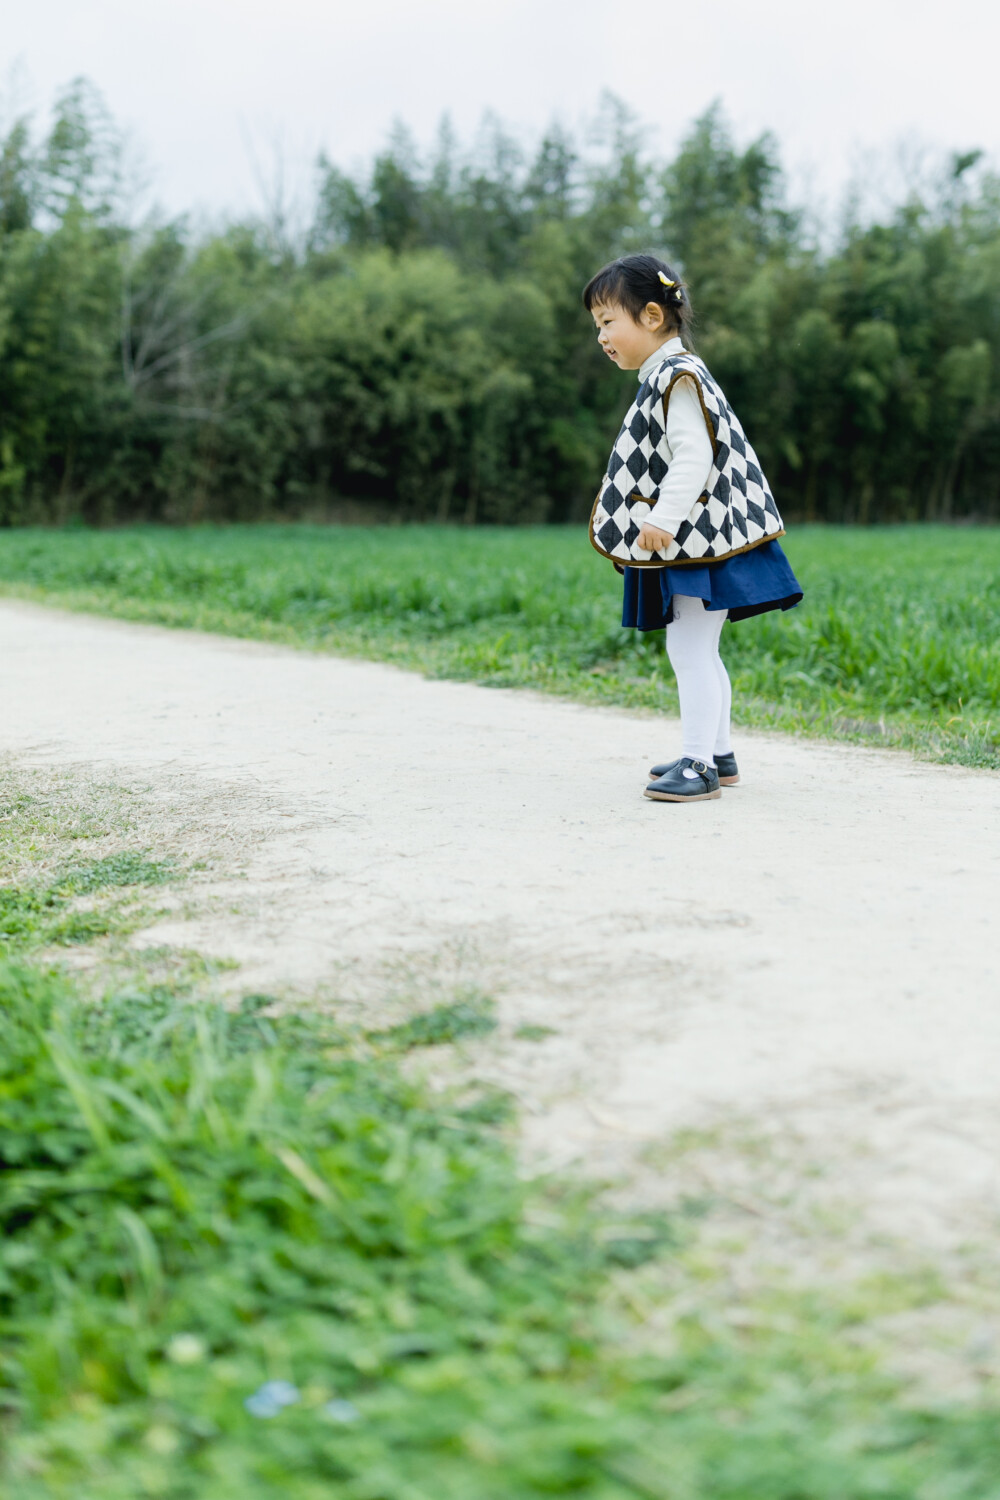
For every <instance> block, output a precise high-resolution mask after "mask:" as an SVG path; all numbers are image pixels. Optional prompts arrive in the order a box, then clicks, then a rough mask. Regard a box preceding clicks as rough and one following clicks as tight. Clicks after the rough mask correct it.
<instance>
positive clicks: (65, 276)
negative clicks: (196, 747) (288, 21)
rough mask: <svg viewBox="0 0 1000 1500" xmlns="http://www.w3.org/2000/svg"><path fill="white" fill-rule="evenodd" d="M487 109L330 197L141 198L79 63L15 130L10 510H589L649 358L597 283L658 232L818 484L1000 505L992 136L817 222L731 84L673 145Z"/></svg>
mask: <svg viewBox="0 0 1000 1500" xmlns="http://www.w3.org/2000/svg"><path fill="white" fill-rule="evenodd" d="M592 137H593V139H592V140H590V141H588V143H587V145H586V147H583V146H581V145H580V144H579V143H578V142H575V141H574V140H573V139H572V138H571V137H570V136H569V135H568V134H567V133H565V132H564V131H561V130H557V129H553V130H550V131H549V132H548V133H547V134H546V135H545V136H544V137H543V138H542V139H541V140H540V141H539V142H538V143H537V145H536V146H535V148H534V149H533V150H531V151H525V150H524V149H523V148H522V147H521V146H520V145H519V144H518V143H517V142H516V141H514V140H513V139H512V138H511V137H510V136H509V135H508V134H507V133H506V132H505V131H504V129H503V128H502V127H501V126H500V125H499V124H497V123H495V122H493V123H490V122H487V123H486V124H485V125H484V128H483V131H482V132H481V136H480V138H479V139H478V140H477V141H476V142H475V143H474V144H473V145H472V146H471V147H467V148H465V147H462V146H461V145H460V144H459V143H458V142H457V141H456V140H455V139H454V137H453V135H452V134H451V132H450V131H449V129H448V128H447V126H443V127H442V130H441V133H440V137H439V140H438V142H437V144H436V146H435V148H434V149H433V150H432V151H431V152H429V153H425V154H424V155H421V153H419V152H418V151H417V150H416V148H415V147H414V145H413V143H412V141H411V140H410V138H409V137H408V136H407V134H406V132H405V131H404V130H402V129H397V130H396V131H395V132H394V133H393V135H392V137H391V138H390V140H389V142H388V144H387V146H386V149H385V150H384V151H382V152H381V153H380V154H379V155H378V156H377V157H376V158H375V159H374V160H373V161H372V163H371V164H370V167H369V168H368V169H367V170H366V171H365V172H364V173H363V174H362V175H350V174H347V173H345V172H344V171H342V170H341V169H340V168H338V167H337V166H336V165H335V164H334V163H332V162H330V161H329V160H326V159H321V160H320V162H319V163H318V167H317V178H316V191H315V197H314V201H313V202H312V203H311V204H310V206H309V212H308V216H307V222H306V223H305V224H304V226H303V227H302V228H301V229H300V230H297V231H296V232H294V233H292V232H291V231H290V230H289V228H288V226H287V223H286V222H285V219H284V218H283V216H282V214H281V212H280V211H279V210H278V209H277V208H275V210H274V211H273V212H271V213H270V214H267V215H262V216H259V217H256V218H249V217H248V218H245V219H243V220H242V221H239V222H230V223H227V224H225V225H222V226H221V227H220V226H215V227H213V228H210V229H206V228H197V227H195V226H193V225H192V224H191V223H190V222H189V221H188V220H187V219H186V218H184V217H180V218H174V219H164V218H163V217H159V218H155V219H150V218H147V219H145V220H143V221H142V222H139V223H135V222H133V221H132V217H131V215H130V212H129V209H128V194H127V192H126V190H125V188H126V184H125V174H124V167H123V156H122V145H121V140H120V138H119V136H118V133H117V131H116V129H115V127H114V123H113V121H111V120H110V119H109V117H108V115H107V112H106V110H105V109H104V106H103V105H102V103H101V100H100V98H99V97H98V96H97V95H96V93H95V92H94V90H93V89H92V88H91V87H90V86H89V85H87V84H86V83H85V82H83V81H78V82H76V83H75V84H73V85H72V86H71V87H70V88H69V89H67V90H66V91H65V93H64V94H63V95H62V97H61V98H60V100H59V101H58V104H57V107H56V110H55V112H54V119H53V124H52V126H51V128H50V129H49V130H48V132H47V133H46V134H45V135H44V136H43V137H41V138H38V137H37V136H36V133H35V132H34V131H33V129H32V124H31V121H30V120H29V119H27V118H21V119H16V120H14V121H13V122H11V123H9V124H8V126H7V127H6V129H5V133H4V135H3V138H2V140H0V522H2V523H3V524H8V525H10V524H21V523H25V522H34V521H44V522H65V521H68V520H72V519H74V518H82V519H85V520H88V521H96V522H101V523H111V522H121V521H126V520H130V519H140V518H141V519H159V520H165V521H172V522H190V521H196V520H200V519H253V518H258V517H275V516H283V515H284V516H289V517H295V516H304V515H305V516H320V515H325V514H326V515H328V514H336V513H343V509H344V507H345V506H349V507H351V513H352V514H357V515H359V516H362V517H364V516H368V517H370V518H371V519H373V520H375V519H382V518H384V519H389V518H392V517H402V518H404V519H407V518H412V519H421V520H423V519H437V520H442V521H443V520H452V521H454V520H458V521H466V522H469V523H474V522H478V521H498V522H505V521H509V520H512V519H515V518H517V519H521V518H525V517H533V518H535V519H537V520H539V521H542V520H545V521H566V520H576V519H579V518H580V517H581V516H583V515H584V514H586V512H587V511H588V509H589V506H590V503H591V500H592V497H593V494H594V492H595V490H596V487H597V484H598V482H599V480H600V476H601V474H602V472H603V466H604V462H605V460H606V456H607V452H608V450H609V447H610V443H611V440H612V438H613V436H614V432H615V430H616V424H617V422H618V420H619V419H620V416H621V414H622V412H623V410H624V408H625V406H626V405H627V404H628V401H629V399H630V397H631V394H632V391H631V385H630V382H629V381H627V380H623V378H622V376H621V375H620V373H619V372H618V371H616V370H615V369H613V368H612V367H610V366H609V365H608V363H607V361H606V360H605V359H604V357H603V356H602V355H601V354H600V353H599V351H598V349H597V346H596V341H595V338H594V333H593V329H592V325H591V323H590V320H589V318H588V317H587V315H586V314H585V313H584V311H583V309H582V307H581V305H580V296H579V294H580V289H581V287H582V285H583V284H584V282H585V281H586V280H587V279H588V278H589V276H590V275H591V274H592V273H593V272H594V270H596V269H597V268H598V267H599V266H600V265H601V264H603V263H604V262H605V261H607V260H609V259H610V258H612V257H613V256H614V255H616V254H620V253H622V252H624V251H627V250H631V249H652V250H655V251H658V252H659V253H661V254H664V255H665V256H666V258H667V259H669V260H670V261H671V262H672V263H673V264H675V265H677V266H679V267H680V268H681V270H682V271H683V274H684V276H685V278H686V280H687V282H688V284H689V287H690V290H691V294H692V299H693V302H694V306H695V310H696V313H697V319H698V321H697V334H696V344H697V348H698V351H699V353H701V354H702V355H703V357H704V358H705V359H706V360H707V362H708V364H709V365H710V367H711V368H712V370H713V373H714V374H715V375H716V376H717V378H718V379H719V380H720V382H721V383H722V385H723V386H724V387H725V389H726V390H727V393H728V394H729V396H730V399H731V400H732V402H733V404H734V406H735V407H736V409H737V411H738V412H739V413H740V415H741V417H742V419H743V422H744V425H745V426H746V427H747V429H748V431H749V432H750V434H751V436H752V440H753V442H754V445H755V446H756V447H757V449H758V451H759V452H760V454H761V456H762V459H763V461H764V464H765V467H766V468H767V470H768V474H769V477H770V479H771V482H772V485H773V487H774V489H775V492H776V494H777V496H778V498H779V502H780V503H781V505H782V508H783V510H784V511H785V513H786V514H787V515H789V516H797V517H804V518H815V519H825V520H831V521H861V522H865V521H869V520H876V519H878V520H893V519H941V518H948V517H979V518H987V517H995V516H997V515H998V514H1000V179H998V177H997V176H996V175H995V173H994V172H992V171H991V170H989V168H988V166H987V164H986V163H985V162H983V161H982V160H981V159H980V156H979V153H977V152H974V151H972V152H967V153H965V154H964V155H956V156H954V157H953V158H952V159H951V160H950V162H949V163H948V165H947V168H946V169H942V170H941V171H940V172H939V173H938V174H937V176H936V177H935V178H934V179H933V180H931V181H930V182H928V183H925V184H923V185H922V186H921V187H920V188H919V189H914V190H913V191H911V192H910V193H908V194H907V196H906V197H905V201H902V202H900V203H899V204H898V205H897V206H895V207H893V208H892V209H891V210H889V211H886V212H885V213H883V214H881V215H879V216H877V217H876V218H875V219H873V218H872V217H871V216H869V217H867V218H862V216H861V215H860V214H857V213H855V214H851V213H846V214H845V215H844V218H843V222H842V224H841V226H840V229H839V230H838V232H837V234H836V235H835V236H830V235H827V236H826V237H825V238H824V237H823V236H820V235H817V233H816V229H815V226H814V224H812V222H811V221H810V218H809V215H808V214H807V213H806V212H805V211H803V210H802V209H800V208H796V206H794V205H793V204H790V203H789V201H788V190H787V184H786V180H785V177H784V174H783V171H782V167H781V162H780V157H779V152H778V148H777V145H776V143H775V142H774V140H773V139H772V138H771V137H769V136H764V137H762V138H761V139H759V140H757V141H754V142H752V143H751V144H750V145H749V146H744V147H741V146H740V145H738V144H737V143H736V142H735V141H734V139H733V137H732V135H731V132H730V131H729V129H728V127H727V124H726V121H725V118H724V116H723V114H722V112H721V110H720V109H719V108H718V107H714V108H713V109H711V110H710V111H709V112H708V113H706V114H705V115H704V116H703V117H702V118H701V119H699V120H697V121H695V122H694V124H693V125H692V127H691V129H690V130H689V132H688V134H687V136H686V138H685V140H684V141H683V143H682V145H681V147H680V149H679V150H678V151H677V153H676V155H675V156H673V158H672V159H671V160H668V161H660V160H656V159H655V158H654V157H652V156H651V155H650V154H649V153H648V152H646V151H645V150H644V147H643V140H642V132H641V129H640V128H639V127H638V126H637V125H636V124H635V122H634V121H633V120H632V118H631V117H630V115H629V114H628V112H627V110H626V109H625V108H624V107H623V106H621V105H620V104H618V103H616V102H615V101H613V100H608V101H606V104H605V106H604V109H603V111H602V114H601V117H600V119H599V120H598V121H597V122H596V125H595V129H594V130H593V131H592Z"/></svg>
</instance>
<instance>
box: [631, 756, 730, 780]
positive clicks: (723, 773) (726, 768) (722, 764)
mask: <svg viewBox="0 0 1000 1500" xmlns="http://www.w3.org/2000/svg"><path fill="white" fill-rule="evenodd" d="M679 765H680V761H679V760H665V761H664V762H663V764H662V765H659V766H651V767H650V770H649V774H650V776H651V777H652V779H653V780H654V781H657V780H659V778H660V777H661V776H666V774H667V772H668V771H672V770H673V768H674V766H679ZM715 769H716V770H717V771H718V773H719V785H720V786H736V785H737V783H738V782H739V779H740V771H739V767H738V766H737V764H736V756H735V755H733V754H732V753H730V754H729V755H717V756H716V757H715Z"/></svg>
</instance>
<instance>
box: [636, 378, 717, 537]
mask: <svg viewBox="0 0 1000 1500" xmlns="http://www.w3.org/2000/svg"><path fill="white" fill-rule="evenodd" d="M667 443H668V445H669V447H670V452H671V454H672V457H671V459H670V467H669V469H668V471H667V477H666V478H665V479H664V481H663V483H662V484H661V486H660V494H659V497H658V499H657V501H656V504H655V505H654V506H653V508H652V510H651V511H650V512H649V516H648V518H647V519H648V521H649V523H650V525H651V526H659V527H660V528H661V530H663V531H669V532H670V533H671V534H673V533H674V532H676V530H677V528H678V526H679V525H680V524H681V522H682V521H683V520H685V519H686V517H687V516H688V514H689V513H690V510H691V507H692V505H693V504H694V503H695V501H696V500H697V499H698V496H699V495H701V494H703V493H704V490H705V485H706V483H707V481H708V476H709V474H710V473H711V472H712V464H713V463H714V461H715V450H714V449H713V447H712V439H711V438H710V437H709V435H708V427H707V426H706V423H705V415H704V413H703V411H702V409H701V402H700V401H699V399H698V392H697V390H696V388H695V384H694V381H693V380H692V379H690V377H688V376H683V377H682V378H681V379H680V380H678V382H677V384H676V385H675V386H674V388H673V390H672V391H671V393H670V400H669V402H668V403H667Z"/></svg>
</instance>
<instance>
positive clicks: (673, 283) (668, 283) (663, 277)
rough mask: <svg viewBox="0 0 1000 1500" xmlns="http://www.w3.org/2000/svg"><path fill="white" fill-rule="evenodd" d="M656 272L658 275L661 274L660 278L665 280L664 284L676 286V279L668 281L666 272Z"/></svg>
mask: <svg viewBox="0 0 1000 1500" xmlns="http://www.w3.org/2000/svg"><path fill="white" fill-rule="evenodd" d="M656 274H657V276H659V278H660V280H661V281H662V282H663V285H664V286H665V287H671V286H676V285H677V283H676V281H668V280H667V278H666V277H665V276H664V274H663V272H662V271H657V273H656Z"/></svg>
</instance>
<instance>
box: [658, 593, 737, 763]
mask: <svg viewBox="0 0 1000 1500" xmlns="http://www.w3.org/2000/svg"><path fill="white" fill-rule="evenodd" d="M673 614H674V617H673V619H672V620H671V622H670V624H669V625H668V626H667V655H668V656H669V657H670V665H671V666H672V667H673V669H674V676H675V677H676V678H677V692H678V696H679V697H680V700H681V733H682V736H683V751H682V753H683V754H684V755H688V756H690V757H691V759H692V760H703V761H704V762H705V764H706V765H709V766H711V765H714V764H715V748H716V742H717V740H718V738H719V735H720V732H721V729H722V727H723V717H722V716H723V708H724V703H723V686H722V682H721V679H720V672H719V667H721V666H722V661H721V658H720V656H719V636H720V635H721V633H722V627H723V624H724V623H725V619H726V611H725V610H724V609H713V610H708V609H706V608H705V605H704V602H703V601H702V600H701V599H692V598H689V597H688V596H687V595H686V594H675V595H674V599H673ZM717 663H718V665H716V664H717ZM722 671H723V672H725V668H724V667H723V668H722ZM727 682H728V678H727Z"/></svg>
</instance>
